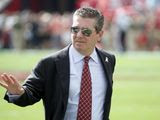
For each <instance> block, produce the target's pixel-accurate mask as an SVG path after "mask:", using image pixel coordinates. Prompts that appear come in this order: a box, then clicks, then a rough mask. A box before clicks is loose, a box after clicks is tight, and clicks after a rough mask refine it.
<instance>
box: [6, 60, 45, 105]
mask: <svg viewBox="0 0 160 120" xmlns="http://www.w3.org/2000/svg"><path fill="white" fill-rule="evenodd" d="M44 68H45V64H44V63H43V60H41V61H40V62H39V63H38V64H37V66H36V67H35V68H34V69H33V70H32V72H31V74H30V75H29V77H28V78H27V79H26V81H25V82H24V84H23V88H24V90H25V93H24V94H23V95H21V96H18V95H11V94H9V93H8V92H6V94H5V96H4V99H5V100H7V101H8V102H9V103H14V104H16V105H18V106H27V105H32V104H34V103H36V102H38V101H40V99H41V98H42V97H43V93H44V80H45V77H44V76H45V75H44V74H45V70H44Z"/></svg>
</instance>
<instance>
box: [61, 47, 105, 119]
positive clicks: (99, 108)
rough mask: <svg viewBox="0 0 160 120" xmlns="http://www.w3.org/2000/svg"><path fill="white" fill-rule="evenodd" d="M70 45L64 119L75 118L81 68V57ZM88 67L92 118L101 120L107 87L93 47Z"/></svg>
mask: <svg viewBox="0 0 160 120" xmlns="http://www.w3.org/2000/svg"><path fill="white" fill-rule="evenodd" d="M84 57H85V56H83V55H81V54H80V53H79V52H78V51H77V50H76V49H75V48H74V47H73V45H71V47H70V49H69V59H70V87H69V98H68V105H67V110H66V113H65V118H64V120H76V118H77V110H78V103H79V95H80V85H81V75H82V69H83V58H84ZM90 57H91V59H90V60H89V69H90V73H91V79H92V120H102V119H103V111H104V106H103V105H104V100H105V93H106V89H107V84H106V78H105V75H104V70H103V68H102V65H101V63H100V60H99V58H98V55H97V53H96V51H95V49H94V51H93V53H92V54H91V55H90Z"/></svg>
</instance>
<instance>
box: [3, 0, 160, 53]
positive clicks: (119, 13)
mask: <svg viewBox="0 0 160 120" xmlns="http://www.w3.org/2000/svg"><path fill="white" fill-rule="evenodd" d="M81 6H92V7H95V8H98V9H99V10H100V11H102V12H103V14H104V16H105V26H104V37H103V39H102V42H101V43H99V44H98V45H97V46H98V47H102V48H104V49H108V50H116V51H122V52H125V51H129V50H148V51H155V50H160V7H159V6H160V0H77V1H76V3H75V9H76V8H79V7H81ZM0 7H1V6H0ZM71 24H72V12H71V11H66V12H63V13H61V12H58V11H56V12H48V11H44V10H42V11H39V12H33V11H31V10H29V9H24V10H23V11H14V12H1V14H0V49H53V48H55V49H61V48H63V47H65V46H67V45H68V44H70V42H71V41H70V26H71Z"/></svg>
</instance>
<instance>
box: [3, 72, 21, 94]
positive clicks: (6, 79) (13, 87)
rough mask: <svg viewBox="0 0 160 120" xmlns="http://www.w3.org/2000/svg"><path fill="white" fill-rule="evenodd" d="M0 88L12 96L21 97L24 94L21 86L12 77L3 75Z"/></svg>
mask: <svg viewBox="0 0 160 120" xmlns="http://www.w3.org/2000/svg"><path fill="white" fill-rule="evenodd" d="M0 86H2V87H4V88H6V89H7V91H8V92H9V93H10V94H13V95H22V94H23V93H24V89H23V87H22V85H21V84H20V82H19V81H18V80H17V79H16V78H15V77H14V76H13V75H8V74H6V73H3V74H2V75H1V79H0Z"/></svg>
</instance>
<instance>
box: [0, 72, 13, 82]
mask: <svg viewBox="0 0 160 120" xmlns="http://www.w3.org/2000/svg"><path fill="white" fill-rule="evenodd" d="M1 77H2V79H3V80H4V81H5V82H6V83H7V84H14V81H13V80H12V79H11V78H10V77H9V76H8V75H7V74H6V73H4V74H3V75H1Z"/></svg>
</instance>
